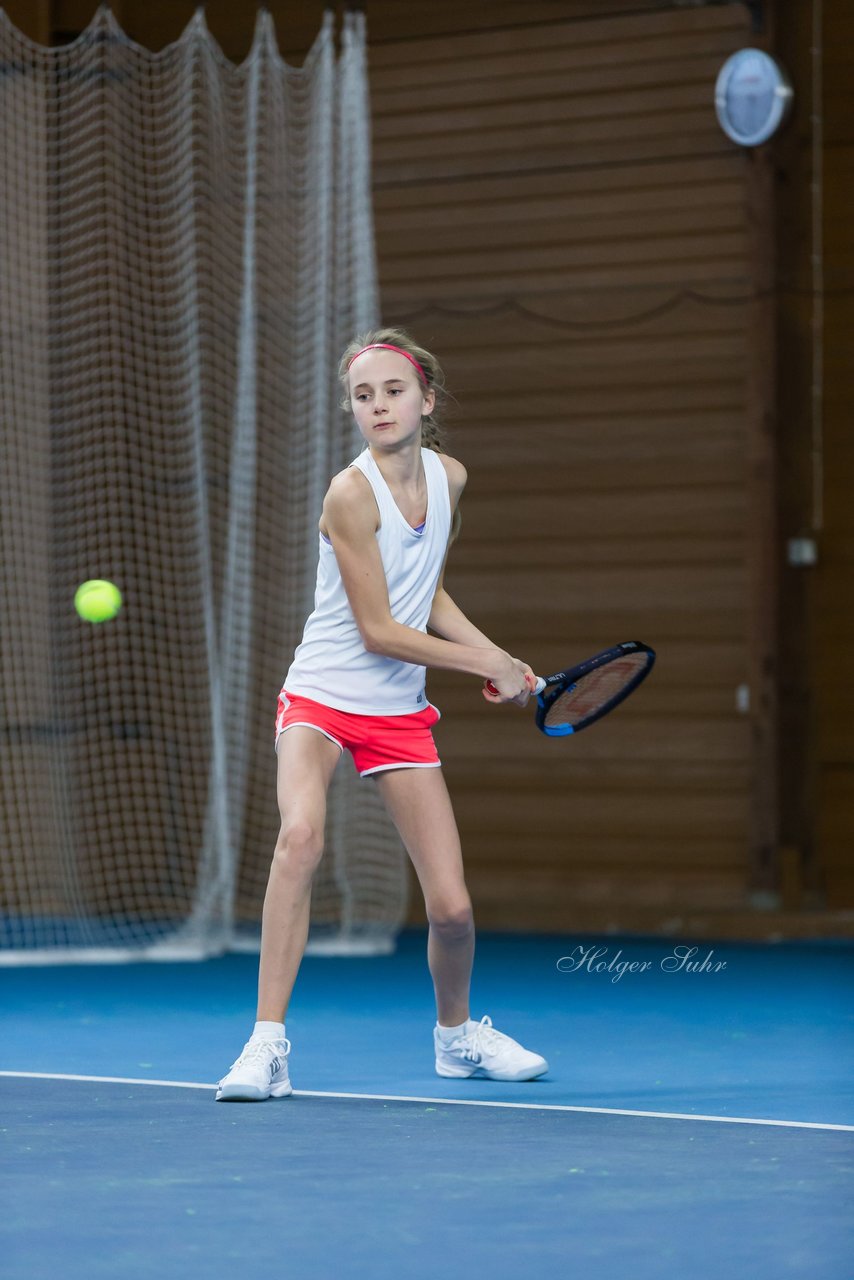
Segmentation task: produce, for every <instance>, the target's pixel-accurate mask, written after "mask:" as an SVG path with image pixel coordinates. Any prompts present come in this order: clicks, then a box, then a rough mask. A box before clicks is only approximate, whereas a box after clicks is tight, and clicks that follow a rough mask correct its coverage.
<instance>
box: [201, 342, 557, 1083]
mask: <svg viewBox="0 0 854 1280" xmlns="http://www.w3.org/2000/svg"><path fill="white" fill-rule="evenodd" d="M339 378H340V381H341V385H342V388H343V390H344V393H345V399H344V401H343V405H344V407H345V408H350V409H351V410H352V412H353V414H354V415H355V418H356V422H357V424H358V426H359V429H360V431H361V433H362V436H363V437H364V439H365V442H366V446H367V447H366V448H365V449H364V450H363V452H362V453H360V454H359V456H358V457H357V458H356V459H355V460H354V461H353V462H352V463H351V464H350V465H349V466H348V467H347V468H346V469H345V470H344V471H342V472H340V473H339V474H338V475H337V476H335V477H334V479H333V480H332V483H331V484H330V486H329V490H328V492H327V494H326V498H325V500H324V503H323V512H322V515H321V518H320V552H319V556H320V558H319V564H318V570H317V589H316V594H315V608H314V612H313V613H312V614H311V616H310V617H309V619H308V621H307V623H306V625H305V631H304V634H303V639H302V643H301V644H300V645H299V646H298V647H297V650H296V653H295V654H294V660H293V663H292V664H291V667H290V670H289V671H288V674H287V676H286V678H285V682H284V687H283V689H282V692H281V695H280V698H279V707H278V717H277V721H276V740H275V741H276V751H277V754H278V784H277V791H278V802H279V810H280V813H281V822H282V825H281V831H280V833H279V838H278V842H277V844H276V849H275V853H274V855H273V864H272V868H271V871H270V880H269V884H268V886H267V894H266V898H265V900H264V911H263V917H262V931H261V961H260V968H259V977H258V1012H257V1018H258V1021H257V1022H256V1024H255V1030H254V1032H253V1034H252V1037H251V1039H250V1040H249V1041H248V1042H247V1044H246V1046H245V1048H244V1050H243V1052H242V1053H241V1055H240V1057H239V1058H238V1059H237V1061H236V1062H235V1063H234V1065H233V1066H232V1068H231V1070H230V1071H229V1072H228V1074H227V1075H226V1076H225V1077H224V1078H223V1079H222V1080H221V1081H220V1082H219V1085H218V1088H217V1093H216V1097H217V1100H218V1101H222V1102H227V1101H247V1102H248V1101H253V1102H255V1101H261V1100H263V1099H265V1098H270V1097H273V1098H284V1097H287V1095H288V1094H290V1093H291V1083H290V1080H289V1078H288V1055H289V1053H290V1048H291V1046H290V1042H289V1041H288V1040H287V1039H286V1037H285V1023H284V1018H285V1013H286V1010H287V1006H288V1002H289V1000H290V996H291V991H292V989H293V985H294V982H295V980H296V975H297V970H298V969H299V966H300V962H301V960H302V955H303V951H304V949H305V945H306V941H307V938H308V927H309V903H310V898H311V884H312V878H313V875H314V872H315V870H316V868H317V865H318V863H319V861H320V857H321V854H322V851H323V834H324V824H325V816H326V793H327V789H328V787H329V783H330V781H331V778H332V774H333V772H334V770H335V766H336V764H337V763H338V760H339V758H340V756H341V754H342V753H343V751H344V750H347V751H349V752H351V754H352V757H353V761H354V763H355V765H356V768H357V769H358V771H359V774H360V775H361V777H363V778H371V779H373V782H374V785H375V786H377V787H379V790H380V794H381V795H382V798H383V802H384V804H385V806H386V808H387V809H388V812H389V814H390V815H391V817H392V819H393V821H394V823H395V825H396V827H397V830H398V831H399V833H400V836H401V839H402V840H403V843H404V845H405V846H406V849H407V852H408V854H409V856H410V858H411V859H412V863H413V865H414V867H415V871H416V873H417V875H418V879H419V881H420V884H421V888H422V890H423V892H424V902H425V906H426V909H427V918H428V921H429V926H430V927H429V934H428V943H427V959H428V964H429V968H430V974H431V976H432V979H433V985H434V988H435V993H436V1012H437V1023H436V1026H435V1027H434V1030H433V1041H434V1050H435V1059H436V1071H437V1072H438V1074H439V1075H441V1076H452V1077H465V1076H480V1077H487V1078H489V1079H492V1080H533V1079H534V1078H535V1077H537V1076H541V1075H543V1073H544V1072H546V1071H547V1070H548V1064H547V1062H546V1061H545V1059H544V1058H541V1057H540V1056H539V1055H538V1054H535V1053H530V1052H529V1051H528V1050H527V1049H523V1048H522V1046H521V1045H519V1044H517V1043H516V1041H515V1040H511V1039H510V1037H509V1036H507V1035H504V1034H502V1032H500V1031H497V1030H496V1029H495V1028H494V1027H493V1026H492V1022H491V1019H490V1018H489V1017H483V1018H481V1020H480V1021H479V1022H475V1021H473V1020H472V1019H471V1018H470V1016H469V988H470V983H471V971H472V961H473V957H474V937H475V935H474V922H473V918H472V907H471V900H470V898H469V894H468V890H467V889H466V883H465V878H464V875H463V863H462V856H461V852H460V839H459V835H458V833H457V826H456V822H455V820H454V814H453V810H452V808H451V802H450V798H449V796H448V791H447V788H446V786H445V780H444V776H443V774H442V770H441V764H440V761H439V757H438V755H437V754H436V747H435V744H434V742H433V735H432V733H431V728H432V726H433V725H434V724H435V723H436V721H437V720H438V719H439V712H438V711H437V710H436V708H435V707H433V706H432V705H431V704H430V702H428V700H427V694H426V692H425V688H424V680H425V674H426V668H427V667H439V668H443V669H445V670H449V671H465V672H468V673H470V674H471V675H473V676H479V677H480V678H481V679H482V680H484V681H486V680H490V681H491V682H492V684H493V686H494V687H495V688H496V689H497V693H491V692H490V691H489V690H487V689H486V688H484V697H486V698H487V699H488V700H489V701H490V702H515V703H517V704H518V705H520V706H524V705H525V703H526V702H527V700H528V697H529V693H530V689H531V686H532V685H533V683H534V675H533V673H532V671H531V668H530V667H529V666H527V665H526V664H525V663H524V662H520V661H518V660H517V659H516V658H512V657H511V656H510V655H509V654H508V653H505V652H504V650H503V649H500V648H499V647H498V646H497V645H495V644H493V642H492V641H491V640H489V639H488V638H487V637H486V636H485V635H483V633H482V632H480V631H478V630H477V628H476V627H475V626H474V625H473V624H472V623H471V622H469V620H468V618H466V616H465V615H464V614H463V613H462V611H461V610H460V609H459V608H458V607H457V605H455V604H454V602H453V600H452V599H451V597H450V596H449V595H448V593H447V592H446V591H445V589H444V586H443V575H444V568H445V562H446V559H447V553H448V549H449V547H450V543H451V541H452V540H453V537H454V534H455V532H456V528H457V525H458V517H457V506H458V503H459V500H460V495H461V493H462V491H463V486H464V485H465V482H466V472H465V468H464V467H463V466H462V464H461V463H459V462H457V461H456V460H455V459H454V458H450V457H448V456H447V455H446V454H444V453H442V452H440V451H439V443H440V436H439V429H438V426H437V423H436V420H435V417H434V410H435V408H436V404H437V400H439V399H440V398H441V396H442V394H443V387H444V382H443V376H442V371H441V369H440V367H439V364H438V362H437V361H436V359H435V357H433V356H432V355H431V354H430V353H429V352H428V351H425V350H423V349H422V348H421V347H418V346H416V344H415V343H414V342H413V341H412V339H411V338H410V337H409V335H408V334H407V333H405V332H404V331H402V330H399V329H381V330H380V331H378V332H376V333H369V334H366V335H363V336H362V337H361V338H359V339H358V340H357V341H355V342H353V343H351V345H350V346H349V347H348V348H347V350H346V351H345V353H344V355H343V357H342V360H341V364H340V367H339ZM428 627H429V628H430V631H432V632H434V633H435V634H434V635H428V634H427V628H428Z"/></svg>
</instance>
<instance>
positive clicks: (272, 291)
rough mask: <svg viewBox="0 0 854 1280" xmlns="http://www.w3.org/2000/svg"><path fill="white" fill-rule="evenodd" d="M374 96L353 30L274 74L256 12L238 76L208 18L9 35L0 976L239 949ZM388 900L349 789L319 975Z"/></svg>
mask: <svg viewBox="0 0 854 1280" xmlns="http://www.w3.org/2000/svg"><path fill="white" fill-rule="evenodd" d="M366 76H367V72H366V57H365V30H364V19H363V17H362V16H361V15H359V14H355V13H348V14H347V15H346V16H345V18H344V20H343V26H342V29H341V32H340V48H338V49H336V41H335V19H334V15H333V14H332V13H331V12H329V11H328V12H327V13H326V15H325V18H324V21H323V25H322V28H321V30H320V33H319V35H318V37H317V39H316V41H315V43H314V45H313V46H312V48H311V50H310V51H309V54H308V56H307V58H306V61H305V63H304V65H303V66H302V67H299V68H296V67H292V66H288V65H286V64H285V63H284V62H283V61H282V59H281V58H280V56H279V53H278V49H277V45H276V38H275V31H274V29H273V25H272V21H271V19H270V17H269V15H268V14H266V13H262V14H261V15H260V16H259V20H258V24H257V28H256V32H255V39H254V42H253V46H252V50H251V52H250V54H249V56H248V57H247V59H246V60H245V62H243V63H242V64H241V65H240V66H235V65H234V64H232V63H231V62H229V61H228V59H227V58H225V57H224V55H223V53H222V51H221V50H220V49H219V47H218V46H217V44H216V43H215V41H214V40H213V39H212V38H211V36H210V34H209V32H208V30H207V28H206V26H205V24H204V20H203V18H202V16H201V14H198V15H197V16H196V18H195V19H194V20H193V21H192V22H191V23H190V25H189V26H188V28H187V29H186V31H185V32H184V34H183V36H182V37H181V39H180V40H178V41H177V42H176V43H175V44H173V45H171V46H169V47H168V48H166V49H164V50H163V51H162V52H160V53H152V52H149V51H148V50H146V49H143V48H140V47H139V46H138V45H136V44H134V43H133V42H132V41H131V40H130V39H129V38H128V37H127V36H126V35H125V34H124V33H123V31H122V30H121V28H120V27H119V26H118V24H117V22H116V21H115V19H114V18H113V16H112V15H111V14H110V12H109V10H107V9H102V10H100V11H99V12H98V14H97V15H96V17H95V19H94V21H93V22H92V24H91V26H90V27H89V28H88V29H87V30H86V31H85V32H84V33H83V34H82V35H81V36H80V37H79V38H78V39H77V40H76V41H75V42H74V43H73V44H72V45H69V46H66V47H65V48H57V49H47V48H44V47H42V46H40V45H36V44H33V43H32V42H30V41H28V40H27V39H25V38H24V37H23V36H22V35H21V34H20V32H18V31H17V30H16V29H15V28H14V27H13V26H12V25H11V24H10V23H9V21H8V19H7V18H6V16H5V15H4V14H3V13H2V12H0V148H1V149H2V151H0V158H1V159H2V175H3V186H2V192H0V220H2V225H0V279H2V289H0V376H1V377H2V392H0V405H2V412H3V437H4V440H3V443H4V450H3V452H4V460H3V467H2V468H0V486H2V491H0V557H2V566H3V580H2V586H0V637H2V639H1V640H0V643H2V668H1V669H0V690H2V704H0V842H2V845H0V853H2V869H0V959H6V960H17V961H23V960H38V959H57V958H60V957H62V956H63V955H68V956H71V957H74V958H76V959H87V958H88V959H99V958H117V957H125V956H127V957H133V958H136V957H138V956H139V955H145V956H150V957H152V958H156V957H172V956H176V957H180V956H187V957H190V956H201V955H206V954H212V953H216V952H219V951H222V950H225V949H227V948H230V947H240V946H257V941H258V936H259V920H260V914H261V905H262V901H263V894H264V889H265V886H266V879H267V873H268V870H269V865H270V858H271V854H272V849H273V846H274V843H275V838H276V833H277V831H278V811H277V806H276V796H275V790H276V782H275V776H276V757H275V755H274V752H273V731H274V721H275V712H276V698H277V695H278V691H279V688H280V686H281V682H282V679H283V677H284V674H285V671H286V670H287V666H288V663H289V662H290V658H291V655H292V653H293V649H294V647H295V645H296V644H297V643H298V641H299V639H300V635H301V630H302V626H303V623H304V621H305V618H306V616H307V615H308V613H309V612H310V610H311V607H312V600H313V589H314V574H315V566H316V560H317V519H318V516H319V514H320V505H321V500H322V496H323V493H324V491H325V489H326V486H327V484H328V481H329V478H330V476H331V475H332V474H334V472H335V471H337V470H339V469H340V468H341V467H342V466H344V465H346V463H347V462H349V461H350V460H351V459H352V457H353V456H355V454H356V453H357V452H358V450H359V445H360V439H359V437H358V433H357V431H356V428H355V426H354V424H353V422H352V419H348V418H347V417H346V416H345V415H343V414H342V413H341V412H340V410H339V409H338V407H337V400H338V395H339V392H338V387H337V384H336V380H335V371H336V367H337V361H338V358H339V355H340V352H341V350H342V349H343V348H344V346H345V345H346V343H347V342H348V341H349V339H350V338H351V337H352V336H353V334H354V333H357V332H359V331H360V330H362V329H366V328H370V327H372V326H373V325H375V324H376V323H377V320H378V314H377V313H378V301H377V287H376V264H375V255H374V242H373V224H372V215H371V203H370V154H369V116H368V95H367V84H366ZM89 578H107V579H109V580H111V581H113V582H115V583H116V584H117V585H118V586H119V588H120V589H121V591H122V593H123V596H124V605H123V607H122V610H121V612H120V613H119V615H118V617H117V618H115V619H114V620H113V621H110V622H106V623H102V624H100V625H97V626H94V625H91V624H88V623H85V622H82V621H81V620H80V619H79V618H78V617H77V615H76V614H75V612H74V609H73V607H72V601H73V597H74V592H75V589H76V587H77V586H78V585H79V583H81V582H82V581H84V580H86V579H89ZM405 899H406V874H405V863H404V858H403V853H402V849H401V846H400V843H399V840H398V838H397V836H396V833H395V832H394V831H393V828H392V827H391V824H390V823H389V821H388V819H387V818H386V817H385V815H384V814H383V812H382V810H381V807H380V805H379V801H378V799H377V796H376V795H375V793H374V790H373V788H372V787H371V786H370V785H365V783H362V782H360V781H359V780H358V779H357V778H356V776H355V772H354V771H353V769H352V765H351V763H350V761H349V758H347V759H346V760H345V761H342V764H341V765H340V766H339V769H338V773H337V775H336V778H335V780H334V782H333V785H332V790H331V794H330V804H329V820H328V842H327V852H326V855H325V857H324V861H323V863H322V864H321V868H320V871H319V872H318V875H317V877H316V880H315V885H314V892H313V897H312V932H311V945H313V946H315V947H318V948H319V947H321V946H323V945H327V946H329V947H333V948H334V947H335V946H336V945H339V946H340V947H341V948H342V949H344V950H348V949H349V950H357V949H360V948H361V949H368V950H370V949H387V948H388V947H389V946H390V945H391V943H392V940H393V938H394V935H395V933H396V932H397V930H398V929H399V927H400V925H401V923H402V920H403V918H404V915H405V907H406V901H405Z"/></svg>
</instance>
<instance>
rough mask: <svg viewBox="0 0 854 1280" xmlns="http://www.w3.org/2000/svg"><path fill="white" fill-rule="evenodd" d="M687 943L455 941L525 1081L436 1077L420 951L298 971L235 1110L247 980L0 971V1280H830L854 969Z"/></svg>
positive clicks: (847, 1228)
mask: <svg viewBox="0 0 854 1280" xmlns="http://www.w3.org/2000/svg"><path fill="white" fill-rule="evenodd" d="M689 945H691V944H687V943H685V944H683V943H679V942H675V941H670V940H660V939H654V940H653V939H649V938H628V937H624V938H619V939H616V938H611V937H607V938H604V937H603V938H592V937H573V938H565V937H554V936H546V937H535V938H532V937H522V936H515V935H514V936H506V935H483V934H482V935H480V936H479V939H478V948H477V955H476V958H475V980H474V984H473V1005H472V1016H473V1017H475V1018H479V1017H480V1016H482V1015H483V1014H484V1013H489V1014H490V1015H491V1016H492V1018H493V1020H494V1022H495V1024H496V1026H497V1027H499V1028H500V1029H502V1030H505V1031H507V1032H508V1033H509V1034H511V1035H513V1036H514V1037H516V1038H518V1039H519V1040H521V1041H522V1043H524V1044H526V1045H527V1046H528V1047H530V1048H532V1049H535V1050H536V1051H538V1052H541V1053H543V1054H544V1055H545V1056H546V1057H547V1059H548V1060H549V1064H550V1070H549V1073H548V1075H547V1076H545V1077H544V1078H542V1079H541V1080H539V1081H535V1082H531V1083H529V1084H525V1085H511V1084H498V1083H495V1082H489V1081H474V1080H471V1081H455V1080H444V1079H441V1078H440V1077H438V1076H437V1075H436V1074H435V1072H434V1070H433V1058H432V1026H433V1022H434V1008H433V1003H432V986H431V983H430V978H429V973H428V972H427V966H426V957H425V947H426V936H425V934H424V933H422V932H420V931H410V932H407V933H405V934H403V935H402V937H401V939H400V942H399V946H398V950H397V952H396V954H394V955H392V956H384V957H378V958H375V959H341V958H334V959H333V958H321V957H312V956H308V957H306V958H305V960H304V961H303V966H302V969H301V971H300V976H299V979H298V983H297V988H296V992H295V996H294V1000H293V1003H292V1006H291V1009H290V1011H289V1015H288V1020H287V1031H288V1036H289V1038H290V1039H291V1041H292V1044H293V1050H292V1054H291V1078H292V1080H293V1082H294V1087H295V1090H296V1093H295V1095H294V1096H293V1097H292V1098H290V1099H287V1100H282V1101H278V1102H268V1103H263V1104H260V1105H251V1104H250V1105H243V1106H234V1105H232V1106H222V1105H217V1104H215V1103H214V1101H213V1085H214V1082H215V1081H216V1079H217V1078H218V1077H219V1076H220V1075H222V1074H223V1073H224V1072H225V1070H226V1069H227V1068H228V1066H229V1065H230V1063H231V1061H232V1060H233V1059H234V1058H235V1057H236V1056H237V1053H238V1052H239V1050H240V1048H241V1046H242V1044H243V1041H244V1040H245V1038H246V1036H247V1035H248V1032H249V1030H250V1029H251V1024H252V1020H253V1017H254V994H255V977H256V972H257V957H254V956H245V955H241V956H226V957H223V958H220V959H216V960H211V961H207V962H204V963H201V964H148V965H141V964H127V965H111V966H94V965H93V966H86V965H74V966H63V967H59V966H57V967H53V966H49V967H38V968H35V967H34V968H20V969H14V968H12V969H10V968H6V969H4V970H3V971H2V974H0V981H2V986H3V993H4V994H3V1005H4V1023H5V1029H6V1033H5V1035H4V1037H3V1047H2V1052H0V1068H2V1070H3V1072H4V1073H5V1074H4V1075H3V1076H2V1077H0V1095H2V1098H3V1116H4V1119H3V1123H2V1128H3V1135H2V1136H3V1140H4V1146H5V1150H6V1157H5V1167H6V1175H5V1176H6V1190H5V1192H4V1204H5V1206H6V1214H5V1215H4V1216H3V1225H2V1237H3V1239H2V1255H3V1257H4V1259H5V1265H4V1268H3V1275H4V1276H6V1277H8V1280H19V1277H20V1278H21V1280H23V1277H24V1276H26V1277H28V1280H32V1278H33V1277H40V1276H45V1277H48V1276H50V1277H54V1276H56V1277H63V1278H66V1277H67V1280H77V1277H81V1280H82V1278H83V1277H92V1278H94V1277H100V1276H107V1275H110V1276H116V1275H122V1276H124V1277H127V1278H128V1280H136V1278H139V1280H143V1278H144V1277H149V1276H150V1277H152V1278H154V1277H157V1280H163V1277H184V1276H187V1277H191V1276H199V1277H201V1276H204V1277H206V1278H208V1280H218V1278H219V1277H221V1276H222V1277H225V1276H231V1275H233V1274H234V1272H235V1269H236V1268H237V1269H240V1270H247V1269H248V1270H250V1271H251V1270H252V1269H254V1268H255V1267H262V1268H264V1270H265V1271H266V1270H267V1267H268V1264H270V1265H272V1266H273V1267H276V1268H277V1269H279V1268H281V1269H282V1271H283V1273H285V1274H288V1275H296V1276H313V1277H325V1276H329V1277H332V1276H353V1277H362V1276H365V1277H367V1276H371V1277H386V1276H388V1277H396V1276H398V1275H400V1276H404V1275H406V1276H415V1277H421V1276H424V1277H427V1276H434V1275H435V1274H436V1273H437V1270H438V1272H439V1273H441V1274H451V1275H455V1274H463V1273H467V1272H468V1271H470V1270H472V1269H476V1270H477V1271H478V1272H483V1274H486V1275H489V1276H490V1278H491V1280H503V1277H505V1276H507V1277H509V1276H515V1275H516V1274H518V1272H519V1271H520V1270H522V1269H524V1270H528V1271H531V1270H533V1271H534V1272H535V1273H536V1274H538V1275H540V1276H571V1275H576V1274H578V1272H579V1271H584V1272H587V1273H592V1272H593V1269H594V1268H595V1274H596V1276H597V1277H599V1278H600V1280H610V1278H611V1277H614V1278H616V1277H618V1276H619V1277H622V1276H628V1275H631V1276H633V1277H637V1278H638V1280H644V1278H645V1277H662V1278H664V1277H667V1278H669V1277H674V1278H675V1277H683V1276H688V1275H690V1276H692V1277H697V1278H698V1280H703V1278H704V1277H707V1276H708V1277H713V1276H714V1277H719V1276H722V1275H724V1274H726V1275H729V1276H735V1277H741V1276H744V1277H766V1276H767V1277H778V1276H804V1277H811V1278H814V1280H820V1278H824V1277H827V1278H830V1277H834V1278H842V1277H845V1278H847V1280H850V1278H851V1277H852V1276H854V1265H852V1262H851V1259H852V1258H854V1239H852V1236H854V1231H852V1220H853V1219H854V1215H852V1195H851V1186H852V1179H851V1174H852V1166H853V1165H854V1088H852V1074H851V1064H852V1046H854V1007H852V1006H854V1001H852V991H854V983H852V977H854V972H852V971H854V947H852V946H851V945H850V944H845V943H815V944H778V945H774V946H759V945H757V946H748V945H739V944H731V943H723V942H721V943H714V944H711V943H702V944H699V943H698V944H696V946H697V952H696V953H695V954H694V956H693V957H690V958H689V959H688V960H686V963H685V964H684V965H683V964H680V963H679V956H680V954H681V953H678V952H677V951H676V948H677V947H679V946H689ZM671 958H672V959H671ZM704 961H706V962H707V963H706V964H705V966H704V965H703V962H704ZM690 962H693V963H694V965H695V969H694V971H691V970H689V969H688V968H687V964H688V963H690ZM668 965H669V967H668ZM621 966H622V971H621ZM628 966H634V968H630V967H628ZM61 1077H78V1078H61ZM107 1078H109V1079H107ZM155 1082H159V1083H155ZM471 1104H478V1105H471ZM496 1104H504V1105H496ZM507 1104H511V1105H507ZM514 1104H515V1105H514ZM520 1104H521V1105H520ZM701 1117H707V1118H701Z"/></svg>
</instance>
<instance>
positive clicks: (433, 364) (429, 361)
mask: <svg viewBox="0 0 854 1280" xmlns="http://www.w3.org/2000/svg"><path fill="white" fill-rule="evenodd" d="M374 342H388V343H391V345H392V346H394V347H400V349H401V351H406V352H407V353H408V354H409V355H411V356H412V358H413V359H414V360H417V361H418V363H419V364H420V365H421V368H422V369H423V370H424V376H425V377H426V379H427V386H426V388H425V390H428V391H433V392H434V393H435V395H436V403H435V404H434V406H433V412H432V413H429V414H425V416H424V417H423V418H422V419H421V444H422V446H423V447H424V448H425V449H433V450H434V451H435V452H436V453H444V452H445V447H444V445H445V432H444V428H443V427H442V424H441V421H440V418H441V412H442V408H443V407H444V403H445V399H446V397H447V392H446V390H445V375H444V373H443V372H442V366H441V365H440V364H439V361H438V360H437V359H436V357H435V356H434V355H433V354H432V352H430V351H427V350H425V348H424V347H419V345H418V343H417V342H415V341H413V339H412V338H411V337H410V336H409V334H408V333H407V332H406V330H405V329H391V328H389V329H371V330H369V331H368V332H367V333H361V334H359V335H358V336H357V337H355V338H354V339H353V341H352V342H351V343H350V344H349V345H348V346H347V349H346V351H345V352H344V354H343V355H342V357H341V362H340V364H339V365H338V381H339V382H340V384H341V387H342V389H343V392H344V395H343V397H342V400H341V405H340V407H341V408H342V409H343V410H344V411H345V412H350V411H351V404H350V380H349V378H348V376H347V374H348V369H349V365H350V361H351V360H352V359H353V357H354V356H355V355H358V354H359V352H360V351H361V350H362V348H363V347H369V346H371V344H372V343H374ZM420 381H421V380H420V378H419V382H420Z"/></svg>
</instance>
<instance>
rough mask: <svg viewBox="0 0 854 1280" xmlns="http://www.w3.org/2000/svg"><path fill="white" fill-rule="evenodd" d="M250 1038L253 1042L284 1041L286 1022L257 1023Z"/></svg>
mask: <svg viewBox="0 0 854 1280" xmlns="http://www.w3.org/2000/svg"><path fill="white" fill-rule="evenodd" d="M250 1038H251V1039H252V1040H284V1038H285V1024H284V1022H256V1023H255V1030H254V1031H253V1032H252V1035H251V1037H250Z"/></svg>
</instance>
